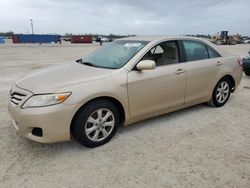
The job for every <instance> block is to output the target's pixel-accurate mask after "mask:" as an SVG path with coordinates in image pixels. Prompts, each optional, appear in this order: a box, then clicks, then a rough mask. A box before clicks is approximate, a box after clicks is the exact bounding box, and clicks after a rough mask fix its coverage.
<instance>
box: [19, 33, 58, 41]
mask: <svg viewBox="0 0 250 188" xmlns="http://www.w3.org/2000/svg"><path fill="white" fill-rule="evenodd" d="M17 37H18V42H19V43H52V42H54V43H56V42H58V40H59V37H60V36H59V35H34V34H32V35H23V34H20V35H17Z"/></svg>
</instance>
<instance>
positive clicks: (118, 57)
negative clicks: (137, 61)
mask: <svg viewBox="0 0 250 188" xmlns="http://www.w3.org/2000/svg"><path fill="white" fill-rule="evenodd" d="M148 43H149V42H148V41H135V40H117V41H114V42H111V43H109V44H106V45H105V46H103V47H101V48H99V49H98V50H96V51H94V52H92V53H90V54H89V55H87V56H86V57H85V58H83V59H82V60H81V63H82V64H85V65H88V66H93V67H102V68H109V69H119V68H121V67H123V66H124V65H125V64H126V63H127V62H128V61H129V60H130V59H131V58H132V57H134V56H135V55H136V54H137V53H138V52H139V51H140V50H141V49H142V48H143V47H144V46H145V45H146V44H148Z"/></svg>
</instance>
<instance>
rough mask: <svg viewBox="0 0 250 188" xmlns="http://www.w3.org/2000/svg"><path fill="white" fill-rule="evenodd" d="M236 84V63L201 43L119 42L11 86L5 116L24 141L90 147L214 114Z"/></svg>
mask: <svg viewBox="0 0 250 188" xmlns="http://www.w3.org/2000/svg"><path fill="white" fill-rule="evenodd" d="M241 77H242V64H241V59H240V58H239V57H237V56H234V55H230V54H227V53H225V52H223V51H221V50H220V49H218V48H217V47H216V46H215V45H213V44H211V43H210V42H208V41H206V40H202V39H199V38H193V37H180V36H177V37H131V38H123V39H119V40H115V41H114V42H111V43H108V44H107V45H105V46H103V47H101V48H99V49H97V50H96V51H94V52H92V53H91V54H89V55H87V56H86V57H84V58H82V59H80V60H78V61H77V63H70V64H64V65H60V66H54V67H51V68H45V69H43V70H40V71H38V72H35V73H33V74H31V75H28V76H26V77H23V78H21V79H20V80H18V81H16V82H15V83H14V85H13V86H12V88H11V91H10V100H9V111H10V114H11V117H12V118H13V125H14V127H15V128H16V129H17V130H18V132H19V133H20V134H22V135H24V136H25V137H27V138H29V139H31V140H34V141H37V142H41V143H51V142H60V141H66V140H70V139H71V137H74V138H75V139H76V140H77V141H78V142H79V143H81V144H82V145H84V146H87V147H97V146H100V145H103V144H105V143H107V142H108V141H109V140H110V139H111V138H112V137H113V136H114V135H115V133H116V131H117V128H118V127H119V126H121V125H128V124H131V123H134V122H137V121H140V120H144V119H147V118H151V117H155V116H159V115H162V114H165V113H168V112H172V111H175V110H178V109H182V108H186V107H189V106H192V105H196V104H199V103H208V104H210V105H211V106H214V107H221V106H223V105H224V104H225V103H226V102H227V101H228V99H229V97H230V94H231V93H232V92H234V91H235V89H236V88H237V87H238V85H239V84H240V81H241Z"/></svg>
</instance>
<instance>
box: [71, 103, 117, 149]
mask: <svg viewBox="0 0 250 188" xmlns="http://www.w3.org/2000/svg"><path fill="white" fill-rule="evenodd" d="M105 119H106V120H105ZM119 122H120V113H119V111H118V109H117V107H116V106H115V105H114V104H113V103H112V102H110V101H108V100H96V101H93V102H91V103H89V104H87V105H86V106H85V107H83V109H81V110H80V112H79V113H78V114H77V116H76V118H75V119H74V121H73V125H72V126H73V127H72V133H73V136H74V138H75V139H76V140H77V141H78V142H79V143H80V144H81V145H83V146H86V147H88V148H94V147H97V146H101V145H103V144H106V143H107V142H109V141H110V140H111V138H112V137H113V136H114V135H115V133H116V131H117V128H118V126H119Z"/></svg>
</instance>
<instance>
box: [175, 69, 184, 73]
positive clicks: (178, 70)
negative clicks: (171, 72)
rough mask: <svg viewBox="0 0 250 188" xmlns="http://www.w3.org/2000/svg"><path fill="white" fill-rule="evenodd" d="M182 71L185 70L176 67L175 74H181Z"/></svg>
mask: <svg viewBox="0 0 250 188" xmlns="http://www.w3.org/2000/svg"><path fill="white" fill-rule="evenodd" d="M184 72H185V70H183V69H177V71H176V72H175V74H182V73H184Z"/></svg>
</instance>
